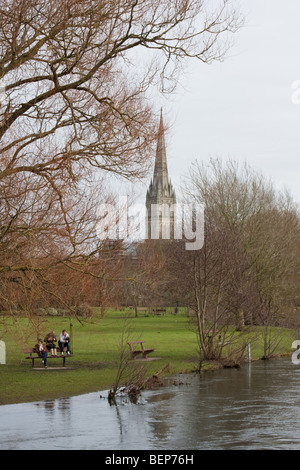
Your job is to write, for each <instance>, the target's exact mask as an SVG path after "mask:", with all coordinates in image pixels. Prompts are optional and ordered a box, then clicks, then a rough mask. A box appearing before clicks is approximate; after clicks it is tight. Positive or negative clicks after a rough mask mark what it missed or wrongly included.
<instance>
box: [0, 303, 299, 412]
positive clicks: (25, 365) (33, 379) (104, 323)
mask: <svg viewBox="0 0 300 470" xmlns="http://www.w3.org/2000/svg"><path fill="white" fill-rule="evenodd" d="M35 320H36V323H33V322H30V321H29V320H28V319H17V321H16V320H12V319H10V318H7V320H6V322H5V323H4V321H3V317H2V318H1V324H0V339H2V340H3V341H5V343H6V351H7V357H6V359H7V361H6V362H7V363H6V365H0V405H5V404H12V403H24V402H35V401H39V400H53V399H64V398H68V397H71V396H77V395H81V394H84V393H92V392H98V391H99V390H107V389H110V387H111V386H112V384H114V383H115V380H116V374H117V370H118V365H119V363H120V351H121V349H120V348H121V339H122V338H123V343H124V344H123V347H125V351H127V349H128V347H127V343H126V341H127V340H128V341H134V340H144V341H145V344H146V345H147V346H148V347H153V348H155V351H154V352H153V353H151V356H149V357H151V359H152V360H149V361H145V362H140V361H132V362H131V367H134V368H136V369H139V368H143V374H144V376H146V377H151V376H153V375H155V374H156V372H157V371H159V370H161V369H162V368H163V367H164V366H165V365H166V364H169V370H168V371H165V373H164V374H162V375H161V376H160V378H162V377H164V376H172V377H173V376H176V375H177V374H179V373H190V372H191V371H194V370H197V369H198V368H199V361H198V343H197V336H196V333H195V330H194V327H193V323H192V321H191V319H190V318H188V317H187V316H186V315H185V313H184V312H179V313H178V314H177V315H174V314H172V313H167V314H166V315H162V316H149V315H148V316H144V315H141V316H140V317H138V318H135V317H129V316H128V312H125V313H124V312H120V311H116V310H111V311H108V312H107V314H106V315H105V316H104V317H101V315H100V314H97V312H96V315H95V317H93V318H92V319H89V320H88V321H84V322H82V323H80V322H78V321H75V320H72V350H73V351H72V352H73V354H74V355H73V357H72V358H69V359H67V363H66V364H67V367H66V368H58V367H53V366H52V365H51V363H50V361H49V367H48V369H47V370H44V369H43V368H41V367H37V368H36V369H32V367H31V361H28V360H26V359H25V357H26V355H25V354H24V352H23V349H24V346H28V345H33V344H35V341H36V336H37V335H39V336H42V335H45V334H46V333H47V332H48V331H51V330H54V331H56V334H59V332H60V331H61V330H62V329H63V328H66V329H67V331H68V330H69V331H70V319H68V318H63V317H55V318H53V317H46V318H43V317H41V318H38V319H35ZM274 332H275V333H276V334H280V336H281V342H280V345H279V348H278V354H284V353H290V351H291V344H292V342H293V340H294V339H298V338H297V333H296V332H295V331H293V330H289V329H280V330H279V329H277V330H274ZM243 335H244V337H241V338H242V340H243V341H245V340H246V339H247V341H251V354H252V359H256V358H259V357H261V356H262V355H263V340H262V337H260V329H259V327H256V328H255V329H254V330H253V331H251V330H250V329H247V330H246V331H245V332H244V333H243ZM124 338H125V339H124ZM126 348H127V349H126ZM128 352H129V351H128ZM53 362H54V361H53ZM215 367H216V365H215V364H206V365H205V367H204V365H203V367H202V370H206V369H209V370H211V369H214V368H215ZM123 381H126V377H123Z"/></svg>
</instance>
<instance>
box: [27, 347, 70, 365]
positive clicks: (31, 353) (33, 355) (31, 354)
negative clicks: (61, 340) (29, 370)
mask: <svg viewBox="0 0 300 470" xmlns="http://www.w3.org/2000/svg"><path fill="white" fill-rule="evenodd" d="M64 349H67V348H64ZM56 350H57V356H52V355H51V354H50V353H49V351H48V356H47V360H48V359H62V361H63V367H65V365H66V357H73V355H72V354H65V351H64V354H60V352H61V351H60V348H56ZM24 353H25V354H29V356H27V357H25V359H31V365H32V367H34V361H35V360H40V361H41V360H42V358H41V356H39V355H38V354H37V352H36V349H35V348H25V349H24Z"/></svg>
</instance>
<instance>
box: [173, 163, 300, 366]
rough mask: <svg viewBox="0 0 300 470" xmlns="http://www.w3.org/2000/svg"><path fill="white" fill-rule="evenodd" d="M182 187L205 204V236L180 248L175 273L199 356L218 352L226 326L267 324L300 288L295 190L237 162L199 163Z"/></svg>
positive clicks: (277, 317) (275, 319) (277, 319)
mask: <svg viewBox="0 0 300 470" xmlns="http://www.w3.org/2000/svg"><path fill="white" fill-rule="evenodd" d="M185 191H186V197H187V198H188V200H189V201H197V202H201V203H202V204H204V205H205V243H204V247H203V248H202V250H200V251H198V252H192V253H186V254H184V250H183V252H182V254H181V255H180V257H179V260H180V262H179V264H180V266H177V269H173V272H175V273H176V275H177V276H178V277H177V286H178V285H180V286H181V288H182V286H184V285H185V286H186V287H185V288H184V291H185V292H187V293H188V296H187V299H188V301H189V302H190V305H191V306H192V307H193V308H194V311H195V318H196V323H197V331H198V338H199V344H200V349H201V352H202V355H203V356H204V357H205V358H206V359H212V358H218V357H219V356H220V354H221V352H222V350H223V352H224V351H225V349H226V348H223V346H224V344H225V342H227V343H228V341H229V339H228V331H229V326H231V327H232V326H233V325H235V326H236V329H237V330H243V328H244V326H245V323H247V324H259V325H264V326H266V327H270V326H271V325H276V324H278V322H280V321H281V319H282V318H283V317H284V314H285V315H286V311H285V307H286V306H287V305H288V303H289V300H290V298H293V297H295V294H296V292H295V290H294V286H293V285H292V284H291V283H290V277H291V275H292V274H291V273H296V272H297V271H298V270H299V214H298V212H297V208H296V207H295V204H294V203H293V202H292V200H291V198H290V197H288V196H286V195H281V194H278V193H276V191H275V190H274V188H273V187H272V185H271V184H270V183H268V182H266V180H265V179H264V178H263V177H262V176H261V175H259V174H258V173H256V172H254V171H253V170H251V168H249V167H248V166H247V165H244V166H243V167H242V168H239V166H238V164H237V163H235V162H232V161H229V162H227V163H226V164H225V165H223V164H222V163H221V161H220V160H211V162H210V164H209V165H208V166H206V167H205V166H204V165H199V164H195V166H194V167H193V168H192V169H191V174H190V179H189V180H188V184H185ZM182 266H183V268H182ZM180 271H181V272H182V273H183V275H181V272H180ZM176 275H175V281H176ZM178 278H179V284H178ZM188 286H190V289H188ZM231 330H232V328H231ZM266 331H267V332H268V334H269V330H268V329H267V330H266ZM266 338H267V336H266ZM266 344H267V343H266ZM268 344H271V343H270V341H269V339H268ZM271 349H272V348H269V350H270V351H271Z"/></svg>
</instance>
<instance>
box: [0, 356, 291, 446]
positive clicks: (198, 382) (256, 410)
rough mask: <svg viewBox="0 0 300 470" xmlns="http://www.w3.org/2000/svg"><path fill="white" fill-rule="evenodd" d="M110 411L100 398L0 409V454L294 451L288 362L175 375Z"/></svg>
mask: <svg viewBox="0 0 300 470" xmlns="http://www.w3.org/2000/svg"><path fill="white" fill-rule="evenodd" d="M182 378H183V380H182V382H184V383H183V384H181V385H176V386H174V385H173V386H170V387H166V388H161V389H158V390H155V391H145V392H144V393H143V395H142V399H141V401H140V402H139V404H133V403H131V402H130V401H126V400H123V401H120V402H119V403H118V405H113V406H110V405H109V403H108V401H107V399H103V398H100V393H102V395H103V396H107V394H106V393H105V392H99V393H90V394H87V395H81V396H77V397H72V398H68V399H61V400H53V401H42V402H36V403H25V404H24V403H23V404H17V405H3V406H0V449H41V450H42V449H87V450H92V449H99V450H100V449H105V450H125V449H126V450H129V449H135V450H141V449H145V450H148V449H150V450H160V449H161V450H164V449H168V450H170V449H172V450H184V449H185V450H196V449H300V366H296V365H294V364H293V363H292V362H291V358H285V359H276V360H272V361H257V362H254V363H252V364H251V365H249V366H248V365H247V364H246V365H244V366H243V367H242V368H241V369H222V370H218V371H215V372H205V373H202V374H200V375H199V374H195V375H194V374H193V375H188V376H182Z"/></svg>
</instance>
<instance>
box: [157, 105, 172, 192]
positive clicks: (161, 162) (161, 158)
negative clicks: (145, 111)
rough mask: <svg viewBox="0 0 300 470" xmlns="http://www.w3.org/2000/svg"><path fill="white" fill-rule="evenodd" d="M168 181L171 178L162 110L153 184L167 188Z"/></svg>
mask: <svg viewBox="0 0 300 470" xmlns="http://www.w3.org/2000/svg"><path fill="white" fill-rule="evenodd" d="M168 180H169V178H168V167H167V155H166V143H165V129H164V122H163V114H162V109H161V112H160V123H159V129H158V138H157V146H156V157H155V166H154V174H153V183H154V184H157V185H158V184H159V183H160V184H161V186H162V187H166V186H167V185H168Z"/></svg>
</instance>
